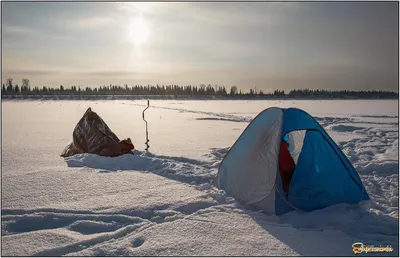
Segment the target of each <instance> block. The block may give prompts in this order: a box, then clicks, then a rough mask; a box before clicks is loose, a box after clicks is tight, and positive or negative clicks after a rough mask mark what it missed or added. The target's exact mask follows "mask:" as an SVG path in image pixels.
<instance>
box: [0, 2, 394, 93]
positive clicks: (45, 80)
mask: <svg viewBox="0 0 400 258" xmlns="http://www.w3.org/2000/svg"><path fill="white" fill-rule="evenodd" d="M1 6H2V9H1V11H2V51H3V52H2V83H5V81H6V79H7V78H9V77H12V78H13V79H14V82H15V83H18V84H21V80H22V78H28V79H30V81H31V85H32V86H40V87H41V86H50V87H59V85H64V86H67V87H68V86H71V85H76V86H101V85H109V84H116V85H123V84H128V85H135V84H145V85H147V84H153V85H155V84H165V85H167V84H178V85H189V84H191V85H198V84H211V85H214V84H218V85H225V86H226V87H230V86H232V85H236V86H238V87H239V88H241V89H244V90H248V89H249V88H254V87H257V88H258V89H263V90H265V91H271V90H274V89H284V90H290V89H293V88H311V89H349V90H373V89H377V90H394V91H398V90H397V89H398V2H383V3H378V2H299V3H292V2H291V3H264V2H259V3H254V2H253V3H243V2H236V3H234V2H229V3H221V2H219V3H210V2H207V3H152V2H150V3H129V2H128V3H117V2H111V3H105V2H95V3H88V2H62V3H55V2H51V3H46V2H24V3H22V2H21V3H18V2H6V3H5V2H2V3H1Z"/></svg>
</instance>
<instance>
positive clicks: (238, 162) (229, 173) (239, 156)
mask: <svg viewBox="0 0 400 258" xmlns="http://www.w3.org/2000/svg"><path fill="white" fill-rule="evenodd" d="M283 139H285V140H287V141H288V142H289V151H290V153H291V154H292V157H293V158H294V160H295V162H296V168H295V171H294V174H293V178H292V181H291V183H290V190H289V196H288V199H286V198H285V196H284V194H283V189H282V179H281V178H280V175H279V166H278V164H279V152H280V143H281V141H282V140H283ZM216 185H217V187H219V188H221V189H223V190H225V191H226V192H227V194H228V195H231V196H232V197H234V198H236V200H237V201H239V202H241V203H244V204H247V205H253V206H255V207H257V208H260V209H262V210H264V212H267V213H275V214H277V215H280V214H283V213H286V212H288V211H291V210H294V209H297V210H302V211H311V210H315V209H320V208H324V207H327V206H330V205H333V204H337V203H358V202H359V201H361V200H369V196H368V193H367V192H366V190H365V188H364V186H363V184H362V182H361V179H360V177H359V176H358V173H357V171H356V170H355V169H354V168H353V166H352V165H351V163H350V162H349V160H348V159H347V158H346V156H345V155H344V154H343V152H342V151H341V150H340V149H339V147H338V146H337V145H336V144H335V142H334V141H333V140H332V139H331V138H330V137H329V135H328V134H327V133H326V132H325V130H324V129H323V128H322V127H321V126H320V125H319V123H318V122H317V121H316V120H315V119H314V118H313V117H312V116H310V115H309V114H307V113H306V112H304V111H302V110H300V109H296V108H289V109H281V108H276V107H274V108H269V109H266V110H264V111H263V112H261V113H260V114H259V115H258V116H257V117H256V118H255V119H254V120H253V121H252V122H251V123H250V124H249V125H248V127H247V128H246V129H245V130H244V132H243V133H242V135H241V136H240V137H239V139H238V140H237V141H236V143H235V144H234V145H233V146H232V148H231V149H230V151H229V152H228V153H227V155H226V156H225V158H224V159H223V161H222V162H221V164H220V167H219V170H218V174H217V177H216Z"/></svg>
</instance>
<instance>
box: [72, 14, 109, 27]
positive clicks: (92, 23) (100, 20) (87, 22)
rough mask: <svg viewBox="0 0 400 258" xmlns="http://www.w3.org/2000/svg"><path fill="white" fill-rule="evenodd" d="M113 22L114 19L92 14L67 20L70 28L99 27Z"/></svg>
mask: <svg viewBox="0 0 400 258" xmlns="http://www.w3.org/2000/svg"><path fill="white" fill-rule="evenodd" d="M113 22H114V19H112V18H111V17H107V16H92V17H84V18H79V19H73V20H68V21H67V24H68V25H69V26H71V27H72V29H76V28H83V29H92V28H100V27H104V26H107V25H110V24H112V23H113Z"/></svg>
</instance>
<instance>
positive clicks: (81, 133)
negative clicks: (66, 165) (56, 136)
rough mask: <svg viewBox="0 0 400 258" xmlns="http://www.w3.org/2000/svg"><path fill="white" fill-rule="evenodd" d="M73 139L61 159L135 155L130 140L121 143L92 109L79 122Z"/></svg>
mask: <svg viewBox="0 0 400 258" xmlns="http://www.w3.org/2000/svg"><path fill="white" fill-rule="evenodd" d="M72 139H73V140H72V142H71V143H69V144H68V145H67V147H66V148H65V149H64V151H63V152H62V153H61V157H70V156H73V155H75V154H80V153H91V154H97V155H99V156H105V157H117V156H121V155H124V154H127V153H130V154H133V153H132V150H133V149H134V148H135V147H134V146H133V144H132V142H131V139H130V138H128V139H125V140H122V141H120V140H119V139H118V137H117V136H116V135H115V134H114V133H113V132H112V131H111V130H110V128H109V127H108V126H107V124H106V123H105V122H104V121H103V119H101V118H100V116H99V115H97V114H96V113H95V112H93V111H92V109H91V108H88V110H87V111H86V112H85V114H84V115H83V117H82V118H81V120H79V122H78V124H77V125H76V127H75V129H74V131H73V133H72Z"/></svg>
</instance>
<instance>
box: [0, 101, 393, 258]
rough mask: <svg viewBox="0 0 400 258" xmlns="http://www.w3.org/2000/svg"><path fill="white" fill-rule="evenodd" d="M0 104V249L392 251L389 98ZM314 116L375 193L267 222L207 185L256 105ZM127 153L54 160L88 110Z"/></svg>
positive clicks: (19, 252)
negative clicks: (369, 247) (361, 247)
mask: <svg viewBox="0 0 400 258" xmlns="http://www.w3.org/2000/svg"><path fill="white" fill-rule="evenodd" d="M146 105H147V103H146V101H144V100H135V101H129V100H125V101H124V100H119V101H112V100H107V101H40V100H35V101H29V100H24V101H3V102H2V255H4V256H9V255H11V256H25V255H40V256H45V255H50V256H59V255H70V256H87V255H90V256H102V255H111V256H119V255H122V256H137V255H142V256H143V255H144V256H158V255H162V256H166V255H174V256H181V255H184V256H191V255H196V256H203V255H210V256H222V255H230V256H232V255H235V256H249V255H250V256H292V255H305V256H339V255H345V256H350V255H352V254H353V252H352V248H351V245H352V244H353V243H355V242H363V243H365V244H374V245H376V246H378V245H382V246H386V245H392V246H393V247H394V249H395V251H394V252H393V253H382V254H379V255H390V256H397V255H398V209H399V208H398V203H399V199H398V198H399V188H398V181H399V179H398V177H399V161H398V148H399V147H398V145H399V140H398V138H399V136H398V121H399V120H398V101H397V100H357V101H354V100H342V101H341V100H323V101H319V100H262V101H242V100H233V101H228V100H226V101H224V100H204V101H203V100H201V101H200V100H190V101H178V100H175V101H167V100H151V101H150V105H151V107H150V108H149V109H148V110H147V111H146V113H145V114H146V119H147V121H148V125H149V139H150V142H149V144H150V149H149V152H147V153H146V152H144V151H143V150H144V148H145V144H144V142H145V124H144V122H143V120H142V110H143V109H144V108H145V106H146ZM272 106H278V107H297V108H300V109H303V110H305V111H307V112H308V113H310V114H311V115H312V116H313V117H315V118H316V119H317V121H318V122H319V123H320V124H321V125H322V126H323V127H324V128H325V129H326V130H327V132H328V134H329V135H330V136H331V137H332V138H333V139H334V140H335V141H336V143H337V144H338V145H339V146H340V148H341V149H342V150H343V152H344V153H345V154H346V155H347V157H348V158H349V160H350V161H351V162H352V164H353V166H354V167H355V168H356V170H357V171H358V172H359V174H360V177H361V179H362V181H363V183H364V185H365V187H366V189H367V191H368V193H369V195H370V197H371V199H372V202H371V203H368V204H365V205H363V206H359V205H356V206H354V205H345V204H340V205H335V206H332V207H328V208H326V209H323V210H316V211H313V212H309V213H299V212H297V211H293V212H290V213H287V214H285V215H283V216H280V217H277V216H274V215H266V214H264V213H261V212H259V211H257V210H253V209H252V208H251V207H247V206H243V205H241V204H239V203H237V202H236V201H235V200H234V199H233V198H231V197H229V196H227V195H226V194H225V193H224V192H223V191H221V190H219V189H216V188H214V187H213V186H212V185H211V184H210V183H211V181H212V179H213V178H214V176H215V175H216V173H217V169H218V165H219V163H220V161H221V160H222V158H223V157H224V155H225V154H226V152H227V151H228V149H229V147H230V146H232V144H233V143H234V142H235V141H236V139H237V138H238V137H239V136H240V134H241V133H242V132H243V130H244V129H245V127H246V126H247V125H248V123H249V122H250V121H251V120H252V119H253V118H254V117H255V116H256V115H257V114H258V113H259V112H261V111H262V110H264V109H266V108H268V107H272ZM89 107H91V108H92V110H93V111H95V112H97V113H98V114H99V115H100V116H101V117H102V118H103V120H104V121H105V122H106V123H107V124H108V126H109V127H110V128H111V130H113V132H114V133H115V134H116V135H117V136H118V137H119V138H120V139H123V138H127V137H130V138H131V139H132V141H133V143H134V145H135V148H136V150H137V151H136V153H137V155H135V156H131V155H125V156H122V157H117V158H105V157H98V156H96V155H89V154H85V155H76V156H74V157H72V158H69V159H67V160H64V159H63V158H61V157H60V154H61V152H62V150H63V149H64V147H65V146H66V145H67V144H68V142H69V141H70V140H72V131H73V129H74V127H75V125H76V123H77V122H78V121H79V119H80V118H81V117H82V115H83V114H84V112H85V111H86V109H87V108H89Z"/></svg>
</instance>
